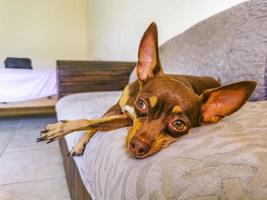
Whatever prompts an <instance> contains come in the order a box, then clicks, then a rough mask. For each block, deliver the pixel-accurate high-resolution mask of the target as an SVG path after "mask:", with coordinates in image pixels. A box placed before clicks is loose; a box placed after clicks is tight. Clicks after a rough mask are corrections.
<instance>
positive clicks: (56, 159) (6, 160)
mask: <svg viewBox="0 0 267 200" xmlns="http://www.w3.org/2000/svg"><path fill="white" fill-rule="evenodd" d="M58 176H64V169H63V163H62V157H61V154H60V150H59V149H58V148H51V149H49V148H42V149H35V150H28V151H14V152H5V153H3V154H2V156H1V157H0V185H3V184H10V183H17V182H25V181H32V180H39V179H43V178H49V177H58Z"/></svg>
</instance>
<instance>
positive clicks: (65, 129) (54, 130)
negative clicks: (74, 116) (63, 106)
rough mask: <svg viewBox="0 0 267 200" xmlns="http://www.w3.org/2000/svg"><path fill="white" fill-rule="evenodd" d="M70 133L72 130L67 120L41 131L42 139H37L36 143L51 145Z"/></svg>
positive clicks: (50, 125)
mask: <svg viewBox="0 0 267 200" xmlns="http://www.w3.org/2000/svg"><path fill="white" fill-rule="evenodd" d="M70 132H71V130H70V129H69V125H68V121H66V120H62V121H60V122H58V123H55V124H48V125H47V126H46V128H45V129H44V130H42V131H41V134H40V136H41V137H39V138H37V139H36V142H41V141H47V143H50V142H53V141H54V140H57V139H59V138H61V137H63V136H65V135H67V134H68V133H70Z"/></svg>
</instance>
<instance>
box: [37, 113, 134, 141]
mask: <svg viewBox="0 0 267 200" xmlns="http://www.w3.org/2000/svg"><path fill="white" fill-rule="evenodd" d="M131 124H132V120H131V119H130V118H129V117H128V115H126V114H121V115H111V116H108V117H103V118H100V119H96V120H86V119H81V120H69V121H65V120H64V121H60V122H58V123H56V124H48V125H47V126H46V129H45V130H43V131H41V137H39V138H37V142H40V141H48V143H50V142H52V141H54V140H56V139H59V138H61V137H63V136H65V135H67V134H69V133H71V132H74V131H82V130H95V131H98V130H101V131H109V130H114V129H117V128H121V127H125V126H130V125H131Z"/></svg>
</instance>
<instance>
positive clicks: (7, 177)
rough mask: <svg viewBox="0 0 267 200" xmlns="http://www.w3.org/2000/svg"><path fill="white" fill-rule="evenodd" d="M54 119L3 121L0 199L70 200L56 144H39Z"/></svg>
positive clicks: (0, 148) (1, 120)
mask: <svg viewBox="0 0 267 200" xmlns="http://www.w3.org/2000/svg"><path fill="white" fill-rule="evenodd" d="M54 121H55V118H54V117H32V118H31V117H24V118H15V119H14V118H13V119H12V118H10V119H0V200H39V199H40V200H69V199H70V196H69V191H68V188H67V183H66V179H65V174H64V169H63V162H62V158H61V155H60V149H59V146H58V143H57V142H54V143H50V144H46V143H36V142H35V139H36V137H38V136H39V133H40V130H41V129H43V128H44V126H45V125H46V124H47V123H53V122H54Z"/></svg>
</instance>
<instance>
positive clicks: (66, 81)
mask: <svg viewBox="0 0 267 200" xmlns="http://www.w3.org/2000/svg"><path fill="white" fill-rule="evenodd" d="M135 64H136V63H135V62H113V61H112V62H107V61H57V85H58V99H60V98H62V97H64V96H66V95H69V94H73V93H80V92H92V91H116V90H122V89H123V88H124V87H125V86H126V85H127V83H128V80H129V76H130V73H131V72H132V70H133V69H134V67H135ZM59 145H60V148H61V153H62V157H63V162H64V169H65V174H66V178H67V183H68V187H69V191H70V195H71V199H72V200H91V196H90V194H89V193H88V191H87V190H86V188H85V186H84V184H83V182H82V180H81V176H80V174H79V170H78V168H77V166H76V163H75V161H74V159H73V158H72V157H68V156H67V153H68V147H67V144H66V141H65V139H64V138H63V139H60V140H59Z"/></svg>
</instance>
